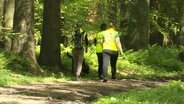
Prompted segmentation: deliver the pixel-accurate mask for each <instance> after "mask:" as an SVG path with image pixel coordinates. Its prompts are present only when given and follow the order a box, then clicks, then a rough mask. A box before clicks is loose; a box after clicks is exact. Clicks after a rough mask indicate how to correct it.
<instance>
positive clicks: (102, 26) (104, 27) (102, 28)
mask: <svg viewBox="0 0 184 104" xmlns="http://www.w3.org/2000/svg"><path fill="white" fill-rule="evenodd" d="M100 29H101V30H102V31H104V30H106V29H107V24H105V23H102V24H101V25H100Z"/></svg>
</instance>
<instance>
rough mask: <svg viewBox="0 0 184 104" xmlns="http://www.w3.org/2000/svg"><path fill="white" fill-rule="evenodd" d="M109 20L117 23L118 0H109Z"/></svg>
mask: <svg viewBox="0 0 184 104" xmlns="http://www.w3.org/2000/svg"><path fill="white" fill-rule="evenodd" d="M107 4H108V11H107V12H108V19H109V22H113V23H115V24H117V11H118V10H117V0H107Z"/></svg>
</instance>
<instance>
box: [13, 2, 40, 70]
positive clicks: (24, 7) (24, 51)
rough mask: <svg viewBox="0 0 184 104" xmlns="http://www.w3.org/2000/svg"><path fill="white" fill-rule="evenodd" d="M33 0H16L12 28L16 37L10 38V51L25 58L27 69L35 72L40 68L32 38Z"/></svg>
mask: <svg viewBox="0 0 184 104" xmlns="http://www.w3.org/2000/svg"><path fill="white" fill-rule="evenodd" d="M33 20H34V0H16V1H15V13H14V22H13V30H14V35H15V36H16V38H14V39H13V40H12V44H13V46H12V52H15V53H17V54H19V55H21V56H23V57H25V58H27V59H28V60H29V61H30V62H31V63H30V69H29V71H31V72H33V73H35V72H39V71H40V70H41V69H40V67H39V65H38V64H37V61H36V55H35V40H34V31H33V30H34V22H33Z"/></svg>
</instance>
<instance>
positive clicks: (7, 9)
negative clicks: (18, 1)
mask: <svg viewBox="0 0 184 104" xmlns="http://www.w3.org/2000/svg"><path fill="white" fill-rule="evenodd" d="M4 5H5V6H4V20H3V27H4V29H3V33H5V34H6V33H10V32H12V29H13V16H14V10H15V0H5V3H4ZM10 37H11V36H9V35H5V36H4V38H3V44H4V49H5V50H6V51H10V50H11V45H12V44H11V43H12V42H11V38H10Z"/></svg>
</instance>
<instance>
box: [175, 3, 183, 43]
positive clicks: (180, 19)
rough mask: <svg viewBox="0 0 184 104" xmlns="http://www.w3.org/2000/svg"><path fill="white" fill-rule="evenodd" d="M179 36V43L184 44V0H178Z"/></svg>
mask: <svg viewBox="0 0 184 104" xmlns="http://www.w3.org/2000/svg"><path fill="white" fill-rule="evenodd" d="M178 16H179V24H180V25H179V26H180V27H179V37H178V39H177V40H178V45H184V1H183V0H178Z"/></svg>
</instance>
